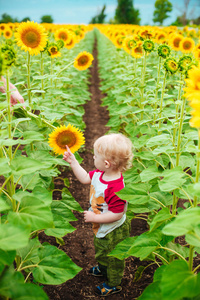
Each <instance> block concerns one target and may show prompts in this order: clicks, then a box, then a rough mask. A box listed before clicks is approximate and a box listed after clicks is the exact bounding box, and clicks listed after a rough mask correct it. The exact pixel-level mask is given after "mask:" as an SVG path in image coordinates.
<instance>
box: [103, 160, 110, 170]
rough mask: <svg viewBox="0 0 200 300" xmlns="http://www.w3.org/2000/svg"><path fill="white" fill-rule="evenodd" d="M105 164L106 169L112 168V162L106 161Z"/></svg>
mask: <svg viewBox="0 0 200 300" xmlns="http://www.w3.org/2000/svg"><path fill="white" fill-rule="evenodd" d="M104 164H105V167H106V168H107V169H108V168H110V166H111V164H110V162H109V161H108V160H105V161H104Z"/></svg>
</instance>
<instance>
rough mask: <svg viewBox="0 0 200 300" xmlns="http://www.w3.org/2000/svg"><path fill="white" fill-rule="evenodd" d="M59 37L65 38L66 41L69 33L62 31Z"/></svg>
mask: <svg viewBox="0 0 200 300" xmlns="http://www.w3.org/2000/svg"><path fill="white" fill-rule="evenodd" d="M59 39H61V40H63V41H66V40H67V35H66V33H65V32H61V33H60V34H59Z"/></svg>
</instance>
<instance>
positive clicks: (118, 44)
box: [113, 34, 124, 48]
mask: <svg viewBox="0 0 200 300" xmlns="http://www.w3.org/2000/svg"><path fill="white" fill-rule="evenodd" d="M123 39H124V35H121V34H118V35H117V36H116V37H115V38H114V39H113V43H114V45H115V46H116V47H117V48H122V46H123Z"/></svg>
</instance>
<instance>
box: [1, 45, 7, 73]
mask: <svg viewBox="0 0 200 300" xmlns="http://www.w3.org/2000/svg"><path fill="white" fill-rule="evenodd" d="M5 72H6V66H5V59H4V55H3V53H2V52H1V50H0V76H2V75H4V74H5Z"/></svg>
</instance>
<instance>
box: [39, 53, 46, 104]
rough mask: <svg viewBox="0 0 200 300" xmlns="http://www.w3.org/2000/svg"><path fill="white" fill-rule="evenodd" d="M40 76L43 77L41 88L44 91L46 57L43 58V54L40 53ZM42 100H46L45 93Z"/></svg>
mask: <svg viewBox="0 0 200 300" xmlns="http://www.w3.org/2000/svg"><path fill="white" fill-rule="evenodd" d="M40 74H41V76H42V79H41V88H42V90H43V91H44V78H43V75H44V57H43V52H40ZM42 98H43V99H44V98H45V95H44V93H42Z"/></svg>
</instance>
